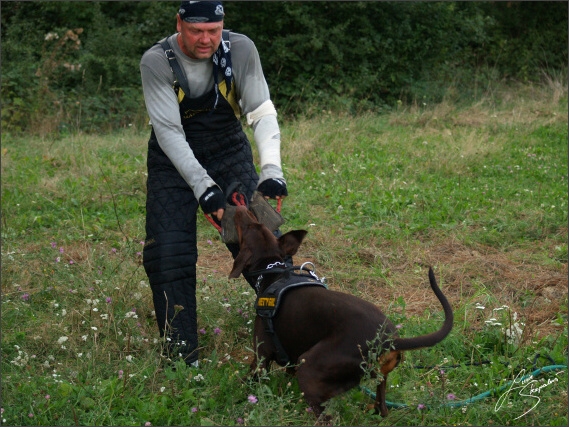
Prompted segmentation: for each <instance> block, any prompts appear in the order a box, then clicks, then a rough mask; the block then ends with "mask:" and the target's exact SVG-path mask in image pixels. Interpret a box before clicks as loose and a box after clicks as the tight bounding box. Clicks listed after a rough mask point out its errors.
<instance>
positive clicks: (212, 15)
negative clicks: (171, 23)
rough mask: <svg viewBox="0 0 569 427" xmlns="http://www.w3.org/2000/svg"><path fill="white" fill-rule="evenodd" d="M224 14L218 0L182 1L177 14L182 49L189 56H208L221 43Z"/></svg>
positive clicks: (198, 57)
mask: <svg viewBox="0 0 569 427" xmlns="http://www.w3.org/2000/svg"><path fill="white" fill-rule="evenodd" d="M224 15H225V13H224V11H223V5H222V3H221V2H220V1H183V2H182V4H181V5H180V9H179V11H178V15H177V30H178V32H179V33H180V35H181V37H180V38H179V39H178V43H179V44H180V48H181V49H182V51H183V52H184V53H185V54H186V55H188V56H189V57H190V58H194V59H206V58H210V57H211V56H212V55H213V54H214V52H215V51H216V50H217V47H218V46H219V43H221V34H222V33H221V32H222V30H223V17H224Z"/></svg>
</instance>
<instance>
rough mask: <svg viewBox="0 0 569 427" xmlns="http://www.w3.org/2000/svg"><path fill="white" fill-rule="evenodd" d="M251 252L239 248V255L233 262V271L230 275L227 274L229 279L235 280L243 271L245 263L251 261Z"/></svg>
mask: <svg viewBox="0 0 569 427" xmlns="http://www.w3.org/2000/svg"><path fill="white" fill-rule="evenodd" d="M251 255H252V252H251V250H250V249H248V248H241V249H240V250H239V254H238V255H237V257H236V258H235V261H233V269H232V270H231V273H229V278H230V279H236V278H238V277H239V275H240V274H241V273H242V272H243V269H244V268H245V266H246V265H247V263H248V262H249V261H250V260H251Z"/></svg>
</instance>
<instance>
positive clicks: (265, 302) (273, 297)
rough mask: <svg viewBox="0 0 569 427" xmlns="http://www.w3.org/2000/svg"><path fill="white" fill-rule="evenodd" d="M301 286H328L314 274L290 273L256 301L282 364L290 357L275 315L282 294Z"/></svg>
mask: <svg viewBox="0 0 569 427" xmlns="http://www.w3.org/2000/svg"><path fill="white" fill-rule="evenodd" d="M300 286H322V287H324V288H326V285H325V284H324V283H322V282H321V281H320V280H318V279H316V278H314V277H312V276H307V275H301V274H295V273H290V274H285V275H284V276H283V277H281V278H280V279H278V280H277V281H275V282H273V283H272V284H271V285H269V286H268V287H267V289H265V291H264V292H262V293H261V294H259V295H258V296H257V300H256V301H255V310H256V311H257V315H258V316H259V317H261V318H262V319H263V323H264V325H265V331H266V332H267V333H268V334H269V336H270V337H271V339H272V340H273V344H274V345H275V348H276V350H277V363H278V364H279V365H281V366H284V365H286V364H287V363H289V362H290V358H289V357H288V354H287V353H286V351H285V349H284V348H283V346H282V344H281V341H280V340H279V337H278V336H277V334H276V333H275V329H274V326H273V317H275V315H276V314H277V311H278V308H279V305H280V303H281V301H282V295H284V293H285V292H286V291H288V290H290V289H293V288H297V287H300Z"/></svg>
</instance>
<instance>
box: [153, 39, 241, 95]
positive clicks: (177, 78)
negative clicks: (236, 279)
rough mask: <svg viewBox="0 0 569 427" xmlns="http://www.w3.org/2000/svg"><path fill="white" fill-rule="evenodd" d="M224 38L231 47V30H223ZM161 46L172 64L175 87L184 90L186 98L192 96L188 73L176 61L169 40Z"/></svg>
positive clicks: (161, 43) (164, 41)
mask: <svg viewBox="0 0 569 427" xmlns="http://www.w3.org/2000/svg"><path fill="white" fill-rule="evenodd" d="M222 37H223V40H224V41H225V42H226V43H229V46H231V44H230V43H231V42H230V41H229V30H223V31H222ZM160 46H162V49H164V53H165V54H166V58H168V62H169V64H170V69H171V70H172V73H173V74H174V86H176V85H178V86H179V87H181V88H182V90H183V91H184V93H185V94H186V96H190V86H189V84H188V80H187V79H186V73H184V71H183V70H182V67H180V64H179V63H178V60H177V59H176V55H175V54H174V49H172V46H171V45H170V43H169V42H168V38H165V39H164V40H163V41H162V42H160Z"/></svg>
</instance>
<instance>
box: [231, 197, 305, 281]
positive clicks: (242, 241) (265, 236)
mask: <svg viewBox="0 0 569 427" xmlns="http://www.w3.org/2000/svg"><path fill="white" fill-rule="evenodd" d="M235 228H236V230H237V235H238V236H239V255H237V257H236V258H235V261H234V262H233V269H232V270H231V273H230V274H229V277H230V278H233V279H234V278H237V277H239V275H240V274H241V273H242V272H243V271H245V272H247V271H249V270H260V269H262V268H265V267H266V266H267V263H268V262H275V261H281V262H283V261H284V259H285V258H286V256H287V255H288V256H293V255H294V254H296V252H297V251H298V248H299V246H300V244H301V243H302V240H303V239H304V237H305V236H306V234H307V233H308V232H307V231H306V230H293V231H289V232H288V233H286V234H284V235H282V236H281V237H280V238H278V239H277V238H276V237H275V235H274V234H273V233H272V232H271V231H270V230H269V229H268V228H267V227H265V226H264V225H263V224H261V223H259V222H258V221H257V218H256V217H255V215H254V214H253V212H251V211H250V210H249V209H247V208H246V207H245V206H238V207H237V208H236V210H235Z"/></svg>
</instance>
